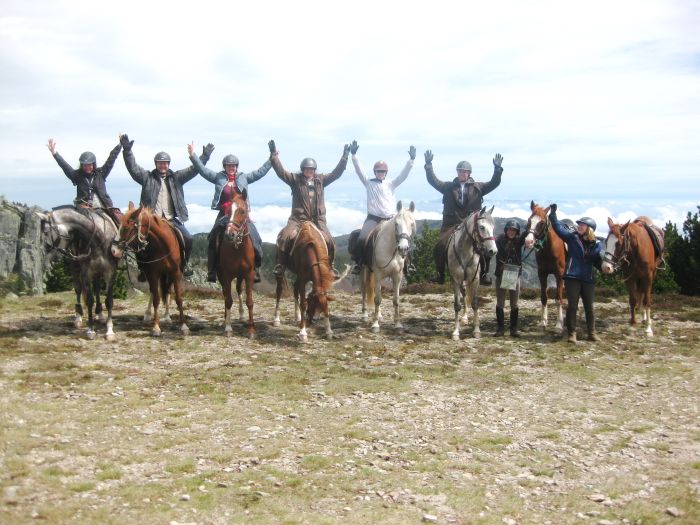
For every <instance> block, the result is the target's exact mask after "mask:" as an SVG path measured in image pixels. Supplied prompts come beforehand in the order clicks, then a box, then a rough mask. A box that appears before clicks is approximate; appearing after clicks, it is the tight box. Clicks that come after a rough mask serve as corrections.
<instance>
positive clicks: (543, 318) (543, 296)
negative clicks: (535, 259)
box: [538, 272, 559, 330]
mask: <svg viewBox="0 0 700 525" xmlns="http://www.w3.org/2000/svg"><path fill="white" fill-rule="evenodd" d="M538 277H539V279H540V303H541V304H542V308H541V312H540V323H541V324H542V330H546V329H547V322H548V321H549V319H548V316H547V274H544V275H543V274H542V273H541V272H540V273H539V274H538ZM558 287H559V281H557V293H559V288H558Z"/></svg>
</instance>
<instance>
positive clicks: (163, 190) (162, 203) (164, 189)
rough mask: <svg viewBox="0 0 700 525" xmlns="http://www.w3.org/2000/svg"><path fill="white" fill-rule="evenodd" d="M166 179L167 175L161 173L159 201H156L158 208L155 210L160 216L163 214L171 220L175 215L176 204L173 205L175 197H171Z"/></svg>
mask: <svg viewBox="0 0 700 525" xmlns="http://www.w3.org/2000/svg"><path fill="white" fill-rule="evenodd" d="M165 179H166V177H165V176H163V175H161V183H160V191H159V192H158V201H157V202H156V209H155V210H153V211H154V212H155V214H156V215H157V216H158V217H161V216H162V217H165V218H166V219H168V220H169V221H170V220H172V219H173V218H174V217H175V206H174V205H173V199H171V198H170V189H169V188H168V184H167V183H166V182H165Z"/></svg>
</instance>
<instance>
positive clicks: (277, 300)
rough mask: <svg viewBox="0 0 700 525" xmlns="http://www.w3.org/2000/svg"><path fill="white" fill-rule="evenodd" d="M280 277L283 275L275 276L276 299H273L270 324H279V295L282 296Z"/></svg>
mask: <svg viewBox="0 0 700 525" xmlns="http://www.w3.org/2000/svg"><path fill="white" fill-rule="evenodd" d="M282 279H284V277H283V276H282V275H278V276H277V290H276V296H277V299H276V301H275V316H274V317H273V318H272V326H279V325H280V297H282V286H283V283H282Z"/></svg>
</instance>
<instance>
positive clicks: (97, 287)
mask: <svg viewBox="0 0 700 525" xmlns="http://www.w3.org/2000/svg"><path fill="white" fill-rule="evenodd" d="M100 288H101V287H100V282H99V279H98V280H97V282H96V283H95V286H94V287H93V291H94V294H95V317H96V318H97V320H98V321H99V322H100V323H104V322H105V315H104V312H103V310H102V301H101V299H100Z"/></svg>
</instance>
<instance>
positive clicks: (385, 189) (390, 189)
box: [348, 140, 416, 275]
mask: <svg viewBox="0 0 700 525" xmlns="http://www.w3.org/2000/svg"><path fill="white" fill-rule="evenodd" d="M359 148H360V146H359V145H358V144H357V141H356V140H353V141H352V144H351V145H350V153H352V163H353V164H354V166H355V173H357V176H358V177H359V179H360V182H361V183H362V184H363V185H364V186H365V188H367V218H366V219H365V222H364V224H363V225H362V229H361V230H355V231H353V232H352V233H351V234H350V238H349V239H348V251H349V252H350V256H351V257H352V259H353V261H354V262H355V265H354V266H353V268H352V273H353V274H355V275H357V274H359V273H360V267H361V266H362V262H363V261H362V259H363V252H364V247H365V242H366V241H367V237H368V236H369V235H370V233H372V231H374V229H375V228H376V226H377V225H378V224H379V223H380V222H382V221H385V220H387V219H391V217H393V215H394V213H395V212H396V198H395V197H394V190H395V189H396V188H397V187H398V186H399V185H400V184H401V183H402V182H403V181H405V180H406V177H408V173H409V172H410V171H411V168H412V167H413V161H414V160H415V158H416V148H414V147H413V146H411V147H410V148H409V150H408V155H409V156H410V159H409V160H408V161H407V162H406V166H404V169H403V170H402V171H401V173H399V176H398V177H396V178H395V179H392V180H389V181H387V180H385V179H386V174H387V172H388V170H389V168H388V166H387V164H386V162H384V161H383V160H380V161H377V162H375V163H374V178H373V179H369V180H367V177H366V176H365V174H364V172H363V170H362V167H361V166H360V161H359V159H358V158H357V155H356V153H357V150H358V149H359ZM407 259H408V258H407ZM409 268H410V266H409Z"/></svg>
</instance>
